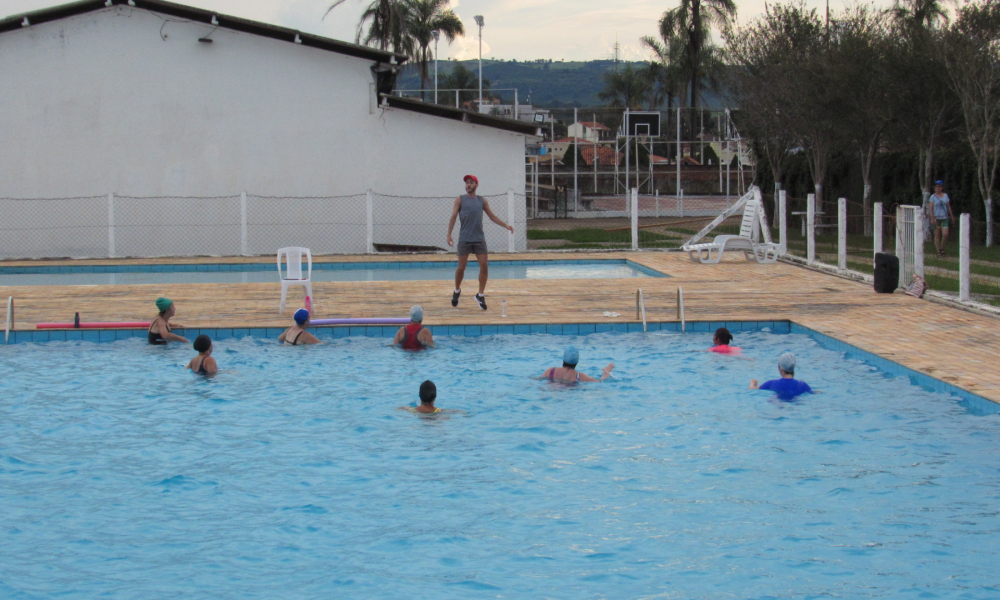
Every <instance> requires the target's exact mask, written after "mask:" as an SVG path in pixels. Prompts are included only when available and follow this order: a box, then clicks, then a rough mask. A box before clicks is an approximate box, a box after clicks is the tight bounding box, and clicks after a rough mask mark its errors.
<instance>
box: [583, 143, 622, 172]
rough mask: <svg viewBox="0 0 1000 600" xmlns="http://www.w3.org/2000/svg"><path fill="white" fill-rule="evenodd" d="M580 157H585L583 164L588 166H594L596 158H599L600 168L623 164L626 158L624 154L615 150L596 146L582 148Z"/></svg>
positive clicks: (598, 164)
mask: <svg viewBox="0 0 1000 600" xmlns="http://www.w3.org/2000/svg"><path fill="white" fill-rule="evenodd" d="M580 156H582V157H583V162H585V163H586V164H587V166H593V165H594V157H595V156H596V157H597V166H598V167H609V166H614V165H615V164H616V163H617V164H619V165H620V164H622V160H623V159H624V158H625V154H624V153H623V152H618V151H616V150H615V149H614V148H611V147H608V146H601V145H594V144H591V145H589V146H581V147H580Z"/></svg>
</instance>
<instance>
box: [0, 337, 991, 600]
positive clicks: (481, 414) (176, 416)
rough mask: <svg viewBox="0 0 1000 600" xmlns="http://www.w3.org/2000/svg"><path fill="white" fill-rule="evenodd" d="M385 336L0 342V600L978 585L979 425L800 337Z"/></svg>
mask: <svg viewBox="0 0 1000 600" xmlns="http://www.w3.org/2000/svg"><path fill="white" fill-rule="evenodd" d="M386 341H387V340H385V339H376V338H346V339H343V340H337V341H336V342H334V343H330V344H326V345H323V346H318V347H283V346H278V345H276V344H275V343H273V342H271V341H267V340H260V339H251V338H245V339H243V340H225V341H221V342H219V343H218V344H217V347H216V350H215V354H214V355H215V357H216V359H217V360H218V362H219V365H220V366H221V368H222V369H224V370H225V371H224V372H223V373H221V374H220V375H219V376H218V377H216V378H214V379H208V380H206V379H202V378H199V377H197V376H194V375H192V374H190V373H189V372H186V371H184V370H183V368H182V366H181V365H183V364H185V363H186V362H187V361H188V360H189V359H190V358H191V356H193V354H194V353H193V352H192V351H191V350H190V348H189V347H186V346H170V347H166V348H163V347H150V346H148V345H144V344H143V343H141V341H140V340H134V339H133V340H123V341H119V342H112V343H106V344H94V343H89V342H50V343H46V344H18V345H16V346H6V347H0V358H2V365H3V367H4V371H5V373H4V377H3V378H2V379H0V399H2V400H0V407H2V412H0V505H2V506H3V510H2V511H0V597H12V598H50V597H55V596H60V597H66V598H92V597H98V596H100V597H110V598H173V597H185V598H188V597H196V598H386V599H390V598H392V599H396V598H444V599H450V598H454V599H460V598H461V599H465V598H567V599H580V598H646V597H658V598H705V599H709V598H711V599H715V598H810V597H842V598H871V597H885V598H889V597H901V596H902V597H962V598H997V597H998V596H1000V575H998V574H997V573H998V572H1000V571H998V570H997V568H996V566H997V564H1000V545H998V544H997V543H996V540H997V536H998V534H1000V455H998V453H997V452H996V449H997V443H998V440H1000V431H998V429H1000V415H992V416H975V415H973V414H971V413H969V412H968V411H966V410H965V409H964V408H962V406H961V405H960V404H959V402H958V401H957V399H955V398H954V397H951V396H948V395H944V394H939V393H931V392H927V391H924V390H922V389H920V388H918V387H915V386H913V385H911V384H910V382H909V380H908V379H906V378H901V377H900V378H894V377H888V376H885V375H884V374H883V373H881V372H879V371H877V370H875V369H874V368H872V367H870V366H868V365H866V364H864V363H861V362H858V361H852V360H847V359H844V358H843V356H842V355H841V354H838V353H836V352H832V351H828V350H824V349H823V348H821V347H819V346H818V345H817V344H816V343H815V342H814V341H813V340H812V339H811V338H809V337H806V336H802V335H776V334H769V333H766V332H763V333H752V334H738V335H737V339H736V340H735V343H736V344H738V345H740V346H743V347H744V348H745V349H746V351H745V353H744V355H743V356H742V357H730V356H719V355H715V354H711V353H707V352H703V351H702V350H704V349H705V348H706V347H707V346H708V345H709V343H708V342H709V340H708V337H707V335H705V334H698V335H693V334H688V335H683V334H676V333H666V332H657V333H650V334H612V333H609V334H596V335H589V336H583V337H572V336H550V335H522V336H486V337H478V338H461V337H458V338H455V337H452V338H449V337H441V338H439V339H438V344H439V348H438V349H437V350H434V351H429V352H424V353H417V354H410V353H404V352H402V351H399V350H396V349H393V348H388V347H386ZM569 343H574V344H576V345H577V346H578V348H579V349H580V355H581V363H580V367H581V370H583V371H584V372H587V373H590V374H591V375H595V376H596V375H598V374H599V373H600V370H601V367H603V366H604V365H605V364H607V363H608V362H610V361H614V362H615V364H616V365H617V366H616V368H615V371H614V378H613V379H612V380H611V381H609V382H606V383H604V384H588V385H579V386H562V385H553V384H549V383H547V382H543V381H539V380H537V379H532V378H531V377H532V376H535V375H540V374H541V372H542V370H543V368H545V367H548V366H555V365H557V364H559V361H560V357H561V354H562V349H563V348H564V347H565V346H566V345H567V344H569ZM785 351H792V352H794V353H795V354H796V355H797V356H798V359H799V374H798V375H799V377H800V378H802V379H804V380H806V381H807V382H808V383H810V384H811V385H812V386H813V387H814V388H816V389H820V390H822V392H823V393H821V394H817V395H811V396H807V397H805V398H803V399H801V401H799V402H796V403H782V402H777V401H776V400H775V399H774V398H773V397H772V396H771V395H770V393H768V392H761V391H749V390H747V389H746V388H747V384H748V381H749V379H750V378H757V379H760V380H764V379H768V378H772V377H774V376H776V374H777V373H776V367H775V362H776V357H777V356H779V355H780V354H781V353H782V352H785ZM427 378H429V379H432V380H433V381H435V382H436V384H437V386H438V406H439V407H441V408H448V409H458V410H460V411H461V412H459V413H454V414H448V415H446V416H444V417H440V418H422V417H418V416H415V415H413V414H410V413H408V412H403V411H398V410H396V409H397V407H399V406H402V405H411V404H413V403H414V401H415V400H416V397H417V388H418V386H419V384H420V382H421V381H423V380H424V379H427Z"/></svg>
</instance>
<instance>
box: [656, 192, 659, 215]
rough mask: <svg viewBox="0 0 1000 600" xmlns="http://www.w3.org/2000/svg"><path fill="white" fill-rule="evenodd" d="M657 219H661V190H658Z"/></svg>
mask: <svg viewBox="0 0 1000 600" xmlns="http://www.w3.org/2000/svg"><path fill="white" fill-rule="evenodd" d="M656 218H657V219H659V218H660V190H656Z"/></svg>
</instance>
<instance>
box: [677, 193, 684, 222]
mask: <svg viewBox="0 0 1000 600" xmlns="http://www.w3.org/2000/svg"><path fill="white" fill-rule="evenodd" d="M677 207H678V209H679V210H680V216H681V218H682V219H683V218H684V189H683V188H682V189H681V191H680V194H679V195H678V196H677Z"/></svg>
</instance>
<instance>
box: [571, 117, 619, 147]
mask: <svg viewBox="0 0 1000 600" xmlns="http://www.w3.org/2000/svg"><path fill="white" fill-rule="evenodd" d="M566 135H567V136H569V137H571V138H572V137H575V138H580V139H582V140H586V141H588V142H590V143H592V144H596V143H598V142H601V141H606V140H611V139H614V132H613V131H611V129H610V128H608V127H607V126H606V125H604V124H602V123H598V122H596V121H581V122H579V123H573V124H572V125H570V126H569V127H567V131H566Z"/></svg>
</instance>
